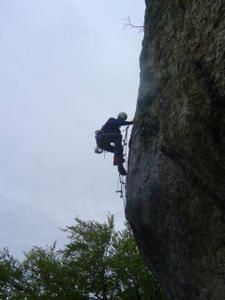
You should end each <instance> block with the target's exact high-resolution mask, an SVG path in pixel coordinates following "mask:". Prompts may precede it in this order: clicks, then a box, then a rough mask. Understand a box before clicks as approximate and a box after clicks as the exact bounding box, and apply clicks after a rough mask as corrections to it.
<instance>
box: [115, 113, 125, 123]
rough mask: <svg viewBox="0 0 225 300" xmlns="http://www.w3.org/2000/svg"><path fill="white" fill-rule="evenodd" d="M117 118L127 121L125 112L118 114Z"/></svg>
mask: <svg viewBox="0 0 225 300" xmlns="http://www.w3.org/2000/svg"><path fill="white" fill-rule="evenodd" d="M117 118H118V119H122V120H124V121H126V119H127V114H126V113H125V112H120V113H119V114H118V116H117Z"/></svg>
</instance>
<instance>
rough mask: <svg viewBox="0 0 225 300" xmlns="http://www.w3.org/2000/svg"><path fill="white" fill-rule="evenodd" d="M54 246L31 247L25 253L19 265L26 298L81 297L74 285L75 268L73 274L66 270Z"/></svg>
mask: <svg viewBox="0 0 225 300" xmlns="http://www.w3.org/2000/svg"><path fill="white" fill-rule="evenodd" d="M55 247H56V243H54V244H53V246H51V247H47V248H46V249H43V248H41V247H33V248H32V249H31V250H30V251H29V252H28V253H26V254H25V260H24V261H23V263H22V264H21V267H22V270H23V276H24V286H25V287H26V286H27V288H25V291H26V293H25V296H26V297H27V299H42V300H44V299H46V300H47V299H68V300H69V299H74V300H76V299H81V296H80V294H79V292H78V290H77V285H76V270H73V274H70V272H68V269H67V267H66V265H65V264H64V262H63V260H62V257H61V254H60V252H59V251H56V249H55ZM72 275H73V276H72ZM28 287H29V288H28Z"/></svg>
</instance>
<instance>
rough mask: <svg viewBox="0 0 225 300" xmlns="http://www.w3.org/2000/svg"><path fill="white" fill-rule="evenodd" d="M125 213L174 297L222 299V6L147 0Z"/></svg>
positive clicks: (198, 0) (197, 0)
mask: <svg viewBox="0 0 225 300" xmlns="http://www.w3.org/2000/svg"><path fill="white" fill-rule="evenodd" d="M144 32H145V33H144V40H143V48H142V53H141V56H140V67H141V74H140V87H139V96H138V102H137V110H136V116H135V120H136V122H135V124H134V127H133V131H132V136H131V141H130V154H129V168H128V185H127V205H126V217H127V219H128V220H129V222H130V224H131V227H132V229H133V232H134V235H135V238H136V240H137V243H138V246H139V249H140V251H141V253H142V254H143V256H144V258H145V261H146V263H147V265H148V266H149V267H150V268H151V270H152V271H153V272H154V273H155V275H156V276H157V278H158V279H159V281H160V283H161V284H162V286H163V287H164V288H165V290H166V291H167V294H168V295H169V297H170V298H171V299H174V300H175V299H176V300H184V299H185V300H195V299H198V300H200V299H201V300H203V299H204V300H206V299H208V300H223V299H225V5H224V1H223V0H214V1H212V0H211V1H210V0H189V1H184V0H183V1H182V0H179V1H178V0H167V1H164V0H146V12H145V24H144Z"/></svg>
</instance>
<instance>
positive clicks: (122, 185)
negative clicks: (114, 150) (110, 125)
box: [116, 126, 129, 208]
mask: <svg viewBox="0 0 225 300" xmlns="http://www.w3.org/2000/svg"><path fill="white" fill-rule="evenodd" d="M128 130H129V126H127V127H126V129H125V130H123V131H122V133H124V135H123V149H124V159H125V163H126V170H127V167H128ZM126 185H127V179H126V177H125V178H124V176H122V175H120V174H119V176H118V181H117V189H116V193H119V194H120V198H122V199H123V205H124V208H125V206H126Z"/></svg>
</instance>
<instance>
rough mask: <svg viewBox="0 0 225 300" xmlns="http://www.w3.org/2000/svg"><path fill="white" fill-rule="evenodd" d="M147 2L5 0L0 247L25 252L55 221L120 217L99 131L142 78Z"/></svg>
mask: <svg viewBox="0 0 225 300" xmlns="http://www.w3.org/2000/svg"><path fill="white" fill-rule="evenodd" d="M128 16H130V17H131V20H132V22H133V23H135V24H138V25H142V24H143V18H144V0H142V1H140V0H132V1H130V0H111V1H110V0H107V1H106V0H89V1H83V0H0V44H1V50H0V95H1V96H0V99H1V100H0V101H1V105H0V135H1V147H0V166H1V167H0V195H1V198H0V199H1V209H0V228H1V231H0V248H2V247H4V246H8V247H9V249H10V252H11V253H13V254H14V255H15V256H17V257H21V255H22V252H23V251H27V250H29V249H30V248H31V247H32V245H38V246H44V247H45V245H47V244H52V242H53V241H54V240H57V241H58V246H59V247H61V246H62V245H63V243H64V242H65V233H63V232H61V231H60V230H59V228H64V227H65V226H67V225H68V226H69V225H72V224H73V220H74V217H76V216H79V217H80V218H82V219H86V220H91V219H92V220H98V221H100V222H102V221H104V220H105V219H106V215H107V213H108V212H110V213H112V214H114V215H115V222H116V225H117V227H118V228H121V226H122V224H123V222H124V211H123V203H122V200H121V199H120V197H119V195H118V194H116V193H115V190H116V185H117V178H118V176H117V169H116V168H115V167H113V166H112V155H111V154H107V155H106V158H105V159H104V157H103V155H96V154H94V151H93V149H94V147H95V141H94V132H95V130H96V129H99V128H100V127H101V126H102V125H103V123H105V121H106V120H107V119H108V118H109V117H110V116H116V115H117V114H118V112H120V111H126V112H127V113H128V115H129V118H130V119H132V118H133V115H134V112H135V108H136V99H137V91H138V85H139V55H140V51H141V42H142V38H143V33H139V32H138V31H137V30H134V29H131V28H127V29H126V30H124V29H123V26H124V23H125V21H124V19H126V18H127V17H128Z"/></svg>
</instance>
